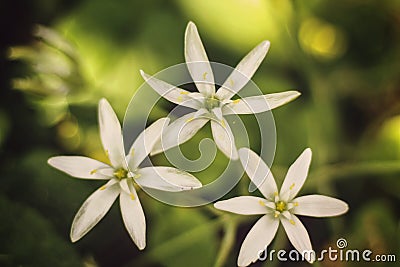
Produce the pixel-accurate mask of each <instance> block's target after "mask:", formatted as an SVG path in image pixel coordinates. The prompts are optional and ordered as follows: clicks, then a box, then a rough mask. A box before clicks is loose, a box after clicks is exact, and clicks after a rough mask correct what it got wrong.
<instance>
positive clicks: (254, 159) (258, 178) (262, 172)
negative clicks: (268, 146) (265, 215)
mask: <svg viewBox="0 0 400 267" xmlns="http://www.w3.org/2000/svg"><path fill="white" fill-rule="evenodd" d="M239 158H240V162H241V163H242V166H243V168H244V169H245V171H246V173H247V175H248V176H249V177H250V179H251V181H252V182H253V183H254V184H255V185H256V186H257V187H258V189H259V190H260V192H261V193H262V194H263V195H264V196H265V198H267V199H270V200H274V199H275V195H276V194H277V193H278V187H277V186H276V182H275V179H274V176H273V175H272V172H271V170H270V169H269V168H268V166H267V164H265V162H264V161H263V160H262V158H260V156H258V155H257V154H256V153H255V152H254V151H252V150H250V149H249V148H247V147H243V148H240V149H239Z"/></svg>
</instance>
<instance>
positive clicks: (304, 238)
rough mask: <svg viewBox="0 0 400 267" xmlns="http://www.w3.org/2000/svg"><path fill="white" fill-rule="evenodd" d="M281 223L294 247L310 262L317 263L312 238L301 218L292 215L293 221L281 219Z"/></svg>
mask: <svg viewBox="0 0 400 267" xmlns="http://www.w3.org/2000/svg"><path fill="white" fill-rule="evenodd" d="M280 221H281V222H282V225H283V228H285V231H286V234H287V236H288V238H289V240H290V243H292V245H293V247H294V248H295V249H297V251H299V252H300V253H301V254H302V255H303V256H304V257H305V259H306V260H307V261H308V262H310V263H313V262H314V261H315V253H311V251H312V246H311V241H310V237H309V236H308V232H307V230H306V228H305V227H304V225H303V224H302V223H301V221H300V220H299V218H297V217H296V216H295V215H292V219H291V220H288V219H286V218H284V217H281V220H280Z"/></svg>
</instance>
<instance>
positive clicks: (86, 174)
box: [47, 156, 114, 180]
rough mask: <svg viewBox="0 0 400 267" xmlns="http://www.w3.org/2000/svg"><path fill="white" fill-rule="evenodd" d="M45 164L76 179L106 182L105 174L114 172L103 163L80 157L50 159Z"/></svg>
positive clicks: (108, 177)
mask: <svg viewBox="0 0 400 267" xmlns="http://www.w3.org/2000/svg"><path fill="white" fill-rule="evenodd" d="M47 163H49V164H50V165H51V166H52V167H54V168H56V169H58V170H60V171H63V172H65V173H67V174H69V175H71V176H73V177H76V178H85V179H99V180H106V179H110V176H108V175H105V172H109V171H110V172H113V171H114V169H113V168H111V167H110V166H109V165H107V164H105V163H103V162H100V161H97V160H94V159H91V158H87V157H80V156H58V157H52V158H50V159H49V160H48V161H47Z"/></svg>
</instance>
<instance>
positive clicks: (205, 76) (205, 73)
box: [203, 72, 208, 80]
mask: <svg viewBox="0 0 400 267" xmlns="http://www.w3.org/2000/svg"><path fill="white" fill-rule="evenodd" d="M207 74H208V73H207V72H204V73H203V80H206V79H207Z"/></svg>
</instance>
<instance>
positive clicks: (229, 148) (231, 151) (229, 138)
mask: <svg viewBox="0 0 400 267" xmlns="http://www.w3.org/2000/svg"><path fill="white" fill-rule="evenodd" d="M211 130H212V134H213V138H214V141H215V144H216V145H217V147H218V148H219V150H221V152H222V153H224V154H225V155H226V156H227V157H228V158H230V159H232V160H237V159H238V153H237V149H236V145H235V138H234V136H233V133H232V130H231V127H230V126H229V124H228V122H227V121H226V120H225V118H223V117H222V120H220V121H216V120H211Z"/></svg>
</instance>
